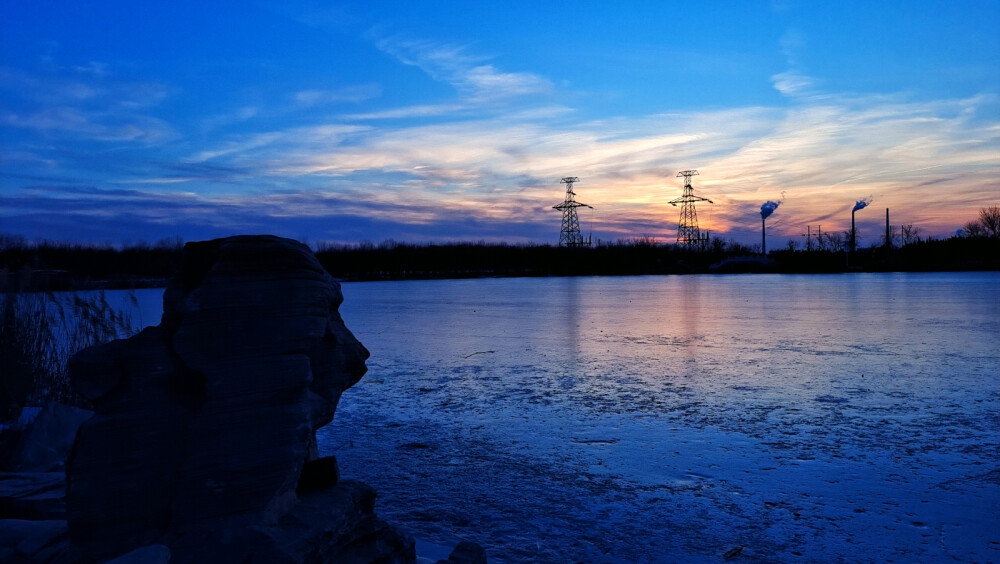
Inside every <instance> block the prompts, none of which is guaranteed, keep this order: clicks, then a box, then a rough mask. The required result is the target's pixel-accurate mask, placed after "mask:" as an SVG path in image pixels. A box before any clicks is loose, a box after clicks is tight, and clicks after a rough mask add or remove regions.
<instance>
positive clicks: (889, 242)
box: [885, 208, 892, 247]
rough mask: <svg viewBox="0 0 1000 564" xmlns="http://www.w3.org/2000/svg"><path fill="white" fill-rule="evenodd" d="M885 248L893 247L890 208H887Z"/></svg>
mask: <svg viewBox="0 0 1000 564" xmlns="http://www.w3.org/2000/svg"><path fill="white" fill-rule="evenodd" d="M885 246H886V247H891V246H892V233H890V232H889V208H885Z"/></svg>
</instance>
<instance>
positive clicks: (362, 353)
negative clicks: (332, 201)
mask: <svg viewBox="0 0 1000 564" xmlns="http://www.w3.org/2000/svg"><path fill="white" fill-rule="evenodd" d="M184 252H185V254H184V264H183V268H182V272H181V274H180V275H179V276H178V277H177V278H176V279H174V280H173V281H172V282H171V285H170V286H169V288H168V289H167V290H166V292H165V293H164V313H163V319H162V322H161V324H160V325H159V326H156V327H150V328H148V329H146V330H144V331H142V332H141V333H140V334H138V335H136V336H135V337H132V338H131V339H128V340H124V341H115V342H112V343H109V344H106V345H102V346H99V347H95V348H92V349H89V350H87V351H85V352H83V353H81V354H79V355H77V357H75V358H74V361H73V362H72V364H71V367H70V377H71V380H72V383H73V386H74V388H75V389H76V390H77V391H78V392H79V393H81V394H82V395H83V396H85V397H86V398H87V399H88V400H90V401H91V402H92V403H93V405H94V410H95V415H94V416H93V417H92V418H90V419H89V420H87V421H86V422H84V423H83V424H82V426H81V427H80V431H79V433H78V435H77V442H76V446H75V450H74V452H73V455H72V456H71V457H70V460H69V462H68V465H67V466H68V471H67V478H68V491H67V513H68V521H69V534H70V539H71V541H72V544H73V547H74V551H76V552H77V553H78V554H76V556H79V557H80V558H84V559H91V558H92V559H101V558H108V557H113V556H117V555H121V554H124V553H126V552H128V551H130V550H133V549H137V548H140V547H143V546H147V545H165V546H167V547H169V550H170V552H171V559H170V561H171V562H173V563H176V562H205V561H218V562H236V561H239V562H301V561H310V562H353V561H356V562H370V561H379V562H412V561H413V560H414V558H415V557H414V551H413V541H412V540H411V539H408V538H406V537H405V536H404V535H402V534H400V533H398V532H397V531H396V530H394V529H392V528H391V527H389V526H388V525H386V524H385V523H383V522H381V521H379V520H378V519H377V518H376V516H375V514H374V511H373V502H374V492H373V491H372V490H371V489H370V488H368V487H367V486H364V485H363V484H358V483H353V482H340V481H338V476H337V466H336V461H335V460H334V459H332V457H330V458H325V459H319V458H318V457H317V452H316V440H315V431H316V429H318V428H320V427H322V426H323V425H326V424H327V423H329V422H330V421H331V420H332V419H333V416H334V413H335V411H336V408H337V403H338V401H339V399H340V396H341V394H342V393H343V391H344V390H346V389H347V388H349V387H350V386H351V385H353V384H354V383H356V382H357V381H358V380H359V379H360V378H361V376H362V375H363V374H364V373H365V370H366V368H365V359H366V358H367V357H368V351H367V350H365V348H364V347H363V346H362V345H361V343H359V342H358V341H357V339H355V338H354V336H353V335H352V334H351V332H350V331H349V330H348V329H347V328H346V327H345V326H344V323H343V321H342V319H341V317H340V315H339V313H338V307H339V305H340V303H341V302H342V300H343V297H342V295H341V292H340V287H339V285H338V284H337V283H336V282H335V281H334V280H333V279H332V278H330V276H329V275H328V274H327V273H326V272H325V271H324V270H323V268H322V267H321V266H320V264H319V263H318V261H317V260H316V258H315V257H314V256H313V254H312V253H311V252H310V251H309V249H308V248H307V247H305V246H304V245H301V244H299V243H297V242H294V241H290V240H287V239H280V238H277V237H270V236H243V237H231V238H226V239H219V240H214V241H207V242H202V243H193V244H188V245H187V246H186V247H185V251H184Z"/></svg>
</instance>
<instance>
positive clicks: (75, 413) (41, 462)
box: [9, 403, 94, 472]
mask: <svg viewBox="0 0 1000 564" xmlns="http://www.w3.org/2000/svg"><path fill="white" fill-rule="evenodd" d="M93 415H94V412H92V411H89V410H86V409H80V408H79V407H72V406H68V405H62V404H59V403H50V404H48V405H46V406H45V407H44V408H42V409H41V411H40V412H39V413H38V415H37V416H36V417H35V419H34V421H32V422H31V423H30V424H29V425H28V427H27V430H26V431H25V433H24V436H22V437H21V441H20V444H19V445H18V447H17V449H16V450H15V451H14V454H13V455H12V456H11V459H10V462H9V464H10V470H11V471H13V472H65V471H66V458H67V457H68V456H69V452H70V450H71V449H72V448H73V443H74V441H75V440H76V432H77V430H78V429H79V428H80V425H81V424H82V423H83V422H84V421H86V420H87V419H90V417H91V416H93Z"/></svg>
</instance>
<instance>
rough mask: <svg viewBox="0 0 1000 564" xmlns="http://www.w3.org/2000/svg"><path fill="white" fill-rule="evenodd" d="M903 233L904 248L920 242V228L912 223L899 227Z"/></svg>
mask: <svg viewBox="0 0 1000 564" xmlns="http://www.w3.org/2000/svg"><path fill="white" fill-rule="evenodd" d="M899 229H900V232H901V233H902V235H901V237H902V238H903V246H904V247H905V246H907V245H912V244H914V243H919V242H920V228H919V227H917V226H916V225H913V224H912V223H904V224H903V225H901V226H900V227H899Z"/></svg>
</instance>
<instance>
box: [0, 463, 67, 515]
mask: <svg viewBox="0 0 1000 564" xmlns="http://www.w3.org/2000/svg"><path fill="white" fill-rule="evenodd" d="M0 519H31V520H50V519H61V520H65V519H66V475H65V474H63V473H62V472H3V473H0Z"/></svg>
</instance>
